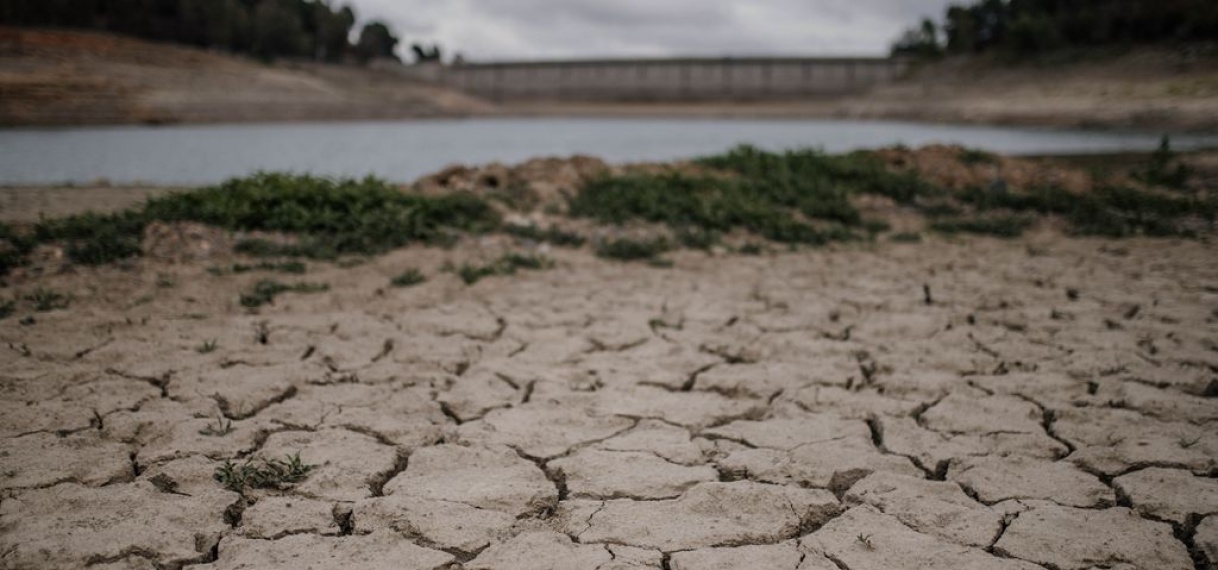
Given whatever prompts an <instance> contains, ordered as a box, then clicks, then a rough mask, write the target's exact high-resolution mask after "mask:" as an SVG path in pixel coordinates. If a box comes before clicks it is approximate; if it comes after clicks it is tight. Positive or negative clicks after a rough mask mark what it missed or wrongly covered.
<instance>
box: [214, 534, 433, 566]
mask: <svg viewBox="0 0 1218 570" xmlns="http://www.w3.org/2000/svg"><path fill="white" fill-rule="evenodd" d="M452 561H453V557H452V555H451V554H447V553H444V552H440V551H438V550H431V549H430V548H423V547H421V546H418V545H416V544H414V543H413V542H410V541H409V540H406V539H405V538H403V537H402V536H401V535H398V534H397V533H394V532H390V531H382V532H377V533H373V534H370V535H367V536H343V537H328V536H311V535H307V534H298V535H293V536H288V537H285V538H281V539H279V540H253V539H248V538H239V537H228V538H225V539H224V540H222V541H220V556H219V558H218V559H217V560H216V561H215V562H213V563H211V564H204V565H201V566H194V567H193V568H198V569H199V570H242V569H246V568H257V569H258V570H300V569H301V568H359V569H361V570H440V569H441V568H445V567H446V566H447V565H448V564H449V563H451V562H452ZM302 564H308V566H301V565H302Z"/></svg>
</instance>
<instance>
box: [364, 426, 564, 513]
mask: <svg viewBox="0 0 1218 570" xmlns="http://www.w3.org/2000/svg"><path fill="white" fill-rule="evenodd" d="M385 494H386V495H401V496H409V497H416V498H420V499H428V500H435V501H453V502H457V503H463V504H466V505H469V506H472V507H477V508H482V509H491V510H496V511H499V512H503V513H507V514H510V515H512V516H521V515H525V514H528V513H533V512H538V511H540V510H544V509H548V508H553V507H554V506H555V505H556V504H557V502H558V490H557V489H555V487H554V485H553V484H552V483H550V481H549V480H548V479H546V475H545V473H544V472H543V471H542V470H541V469H540V468H539V467H537V465H535V464H533V463H532V462H530V461H528V460H525V459H522V458H521V457H520V456H518V455H517V454H516V453H515V452H514V451H512V450H511V449H510V448H508V447H506V446H501V445H497V446H485V447H483V446H473V447H465V446H460V445H451V444H446V445H437V446H433V447H425V448H423V449H420V450H418V451H416V452H415V453H414V455H411V456H410V461H409V464H408V466H407V468H406V471H404V472H402V473H401V474H399V475H397V476H396V477H394V478H393V479H392V480H390V481H389V482H388V483H386V484H385Z"/></svg>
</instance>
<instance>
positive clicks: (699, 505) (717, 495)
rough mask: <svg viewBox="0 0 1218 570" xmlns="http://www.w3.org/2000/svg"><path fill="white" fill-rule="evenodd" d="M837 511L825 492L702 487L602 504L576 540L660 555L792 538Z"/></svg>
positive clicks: (744, 486) (741, 484)
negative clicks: (673, 496) (658, 497)
mask: <svg viewBox="0 0 1218 570" xmlns="http://www.w3.org/2000/svg"><path fill="white" fill-rule="evenodd" d="M838 512H840V506H839V504H838V502H837V499H835V498H834V497H833V495H832V494H830V493H828V492H826V491H818V490H810V489H796V488H791V487H778V486H771V485H761V484H758V483H749V482H737V483H701V484H699V485H697V486H695V487H694V488H692V489H690V490H689V491H686V493H685V494H684V495H682V496H681V497H680V498H678V499H671V500H662V501H632V500H614V501H606V502H605V504H604V506H603V508H601V509H600V510H599V511H597V512H596V513H595V514H593V515H592V518H591V519H590V520H589V528H588V529H587V530H586V531H584V532H583V533H581V534H580V535H579V540H580V542H581V543H583V544H592V543H598V542H599V543H610V544H625V545H628V546H637V547H641V548H655V549H659V550H663V551H673V550H689V549H694V548H706V547H712V546H732V545H742V544H749V543H758V542H770V543H772V542H778V541H781V540H786V539H790V538H793V537H796V536H798V535H799V533H800V532H801V531H802V530H804V529H808V528H815V527H816V526H818V525H820V524H823V523H824V522H825V521H827V520H829V519H830V518H832V517H833V516H835V515H836V514H837V513H838ZM673 521H682V522H681V524H673Z"/></svg>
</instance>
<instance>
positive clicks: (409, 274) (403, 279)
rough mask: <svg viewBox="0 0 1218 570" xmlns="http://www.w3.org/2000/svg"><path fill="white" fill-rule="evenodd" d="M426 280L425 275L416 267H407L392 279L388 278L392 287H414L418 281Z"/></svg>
mask: <svg viewBox="0 0 1218 570" xmlns="http://www.w3.org/2000/svg"><path fill="white" fill-rule="evenodd" d="M424 281H427V277H426V276H425V275H423V272H422V271H419V270H418V269H413V268H412V269H407V270H406V271H403V272H402V273H400V274H398V275H397V276H396V277H394V278H393V279H390V280H389V284H390V285H393V286H394V287H414V286H415V285H418V284H420V283H423V282H424Z"/></svg>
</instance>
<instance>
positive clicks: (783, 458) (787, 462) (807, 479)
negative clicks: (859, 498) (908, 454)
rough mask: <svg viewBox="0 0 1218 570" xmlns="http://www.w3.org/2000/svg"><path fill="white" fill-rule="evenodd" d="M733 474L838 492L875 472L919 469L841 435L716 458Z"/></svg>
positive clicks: (868, 443)
mask: <svg viewBox="0 0 1218 570" xmlns="http://www.w3.org/2000/svg"><path fill="white" fill-rule="evenodd" d="M717 464H718V466H719V469H720V470H721V471H722V472H724V473H727V474H728V475H730V476H731V477H733V478H737V479H749V480H752V481H762V482H766V483H777V484H781V485H799V486H803V487H813V488H818V489H832V490H833V491H835V492H841V491H845V490H846V489H848V488H849V487H850V486H851V485H853V484H854V483H855V482H856V481H858V480H859V479H862V478H863V477H866V476H868V475H870V474H872V473H876V472H884V471H887V472H892V473H899V474H903V475H910V476H921V475H922V474H923V473H922V471H921V470H919V469H918V468H917V467H915V466H914V464H913V463H911V462H910V461H909V459H907V458H905V457H901V456H898V455H887V454H884V453H881V452H880V451H879V450H877V449H876V448H875V446H874V445H872V443H871V441H870V440H869V439H868V440H863V439H860V438H844V439H840V440H829V441H825V442H821V443H814V444H808V445H801V446H798V447H796V448H795V449H793V450H791V451H779V450H774V449H741V450H738V451H733V452H731V453H730V454H729V455H728V456H727V457H725V458H723V459H720V460H719V461H718V462H717Z"/></svg>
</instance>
